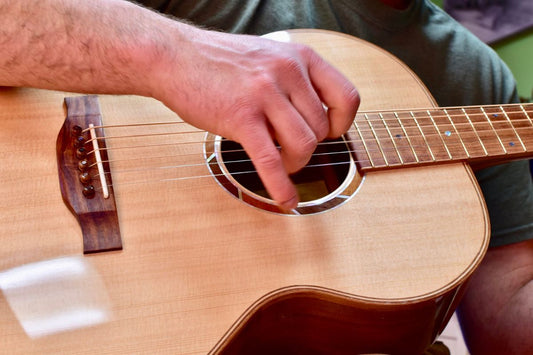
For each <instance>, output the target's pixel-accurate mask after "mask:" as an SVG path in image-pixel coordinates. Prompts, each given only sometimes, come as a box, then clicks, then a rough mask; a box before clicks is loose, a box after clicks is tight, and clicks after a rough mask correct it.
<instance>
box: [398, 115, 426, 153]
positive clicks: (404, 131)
mask: <svg viewBox="0 0 533 355" xmlns="http://www.w3.org/2000/svg"><path fill="white" fill-rule="evenodd" d="M394 116H395V117H396V120H397V121H398V123H399V124H400V127H401V128H402V131H403V133H404V134H405V138H407V142H408V143H409V147H411V150H412V151H413V155H414V157H415V159H416V162H417V163H420V159H418V154H416V151H415V148H414V147H413V144H412V143H411V137H409V135H408V134H407V130H406V129H405V126H404V125H403V122H402V120H401V119H400V116H398V113H396V112H394Z"/></svg>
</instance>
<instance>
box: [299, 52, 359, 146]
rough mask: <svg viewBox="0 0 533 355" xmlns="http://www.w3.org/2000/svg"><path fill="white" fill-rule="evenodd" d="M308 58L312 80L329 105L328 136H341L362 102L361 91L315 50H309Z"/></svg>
mask: <svg viewBox="0 0 533 355" xmlns="http://www.w3.org/2000/svg"><path fill="white" fill-rule="evenodd" d="M308 60H309V62H308V63H309V77H310V79H311V82H312V83H313V86H314V88H315V90H316V91H317V92H318V94H319V96H320V98H321V100H322V102H323V103H324V104H325V105H326V106H327V107H328V112H327V115H328V120H329V133H328V137H330V138H336V137H339V136H340V135H342V134H344V133H345V132H346V131H347V130H348V128H350V125H351V124H352V122H353V119H354V117H355V114H356V113H357V109H358V108H359V104H360V102H361V99H360V96H359V92H358V91H357V89H356V88H355V86H354V85H353V84H352V83H351V82H350V81H349V80H348V79H347V78H346V77H345V76H344V75H342V73H341V72H339V71H338V70H337V69H335V68H334V67H333V66H331V65H330V64H329V63H327V62H326V61H325V60H324V59H322V58H321V57H319V56H318V55H317V54H316V53H315V52H309V54H308Z"/></svg>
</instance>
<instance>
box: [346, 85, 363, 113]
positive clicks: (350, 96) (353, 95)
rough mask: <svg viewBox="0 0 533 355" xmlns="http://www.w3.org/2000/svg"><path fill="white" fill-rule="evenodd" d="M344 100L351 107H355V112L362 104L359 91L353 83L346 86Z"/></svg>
mask: <svg viewBox="0 0 533 355" xmlns="http://www.w3.org/2000/svg"><path fill="white" fill-rule="evenodd" d="M342 95H343V99H344V100H345V102H347V103H348V105H349V107H353V108H354V110H357V108H358V107H359V104H360V102H361V97H360V96H359V91H357V89H356V88H355V86H353V85H352V84H351V83H349V84H346V86H345V87H344V90H343V91H342Z"/></svg>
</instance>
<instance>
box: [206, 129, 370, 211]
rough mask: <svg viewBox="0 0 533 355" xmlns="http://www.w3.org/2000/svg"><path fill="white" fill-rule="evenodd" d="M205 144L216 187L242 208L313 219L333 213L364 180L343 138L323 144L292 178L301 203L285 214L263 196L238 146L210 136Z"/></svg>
mask: <svg viewBox="0 0 533 355" xmlns="http://www.w3.org/2000/svg"><path fill="white" fill-rule="evenodd" d="M348 141H349V140H348ZM205 142H206V143H205V145H204V156H205V159H206V163H207V167H208V169H209V170H210V172H211V174H212V175H213V177H214V178H215V180H216V181H217V182H218V184H219V185H220V186H222V188H224V189H225V190H226V191H227V192H228V193H229V194H230V195H232V196H233V197H235V198H237V199H238V200H240V201H242V202H244V203H245V204H247V205H249V206H252V207H255V208H258V209H261V210H263V211H267V212H271V213H276V214H284V215H312V214H317V213H323V212H326V211H329V210H332V209H334V208H336V207H339V206H341V205H343V204H344V203H346V202H347V201H348V200H349V199H350V198H351V197H352V196H353V195H354V194H355V193H356V192H357V190H358V189H359V187H360V186H361V184H362V182H363V179H364V178H363V176H361V175H360V174H359V172H358V170H357V166H356V163H355V161H354V158H353V154H352V153H350V151H351V150H350V148H349V146H348V143H347V140H346V139H345V137H344V136H343V137H341V138H339V139H336V140H328V141H325V142H322V143H321V144H319V146H318V147H317V149H316V150H315V152H314V153H313V156H312V158H311V160H310V161H309V163H308V164H307V165H306V166H305V167H304V168H303V169H302V170H300V171H299V172H297V173H295V174H292V175H291V179H292V181H293V183H294V184H295V186H296V188H297V190H298V192H299V195H300V201H301V202H299V203H298V206H297V207H296V208H295V209H293V210H291V211H284V210H282V209H280V208H279V207H278V205H277V204H276V202H275V201H274V200H272V199H271V198H270V196H269V195H268V193H267V192H266V189H265V187H264V185H263V184H262V182H261V179H260V178H259V176H258V174H257V172H256V171H255V168H254V167H253V164H252V162H251V160H250V158H249V157H248V155H247V154H246V153H245V152H244V150H243V148H242V146H241V145H240V144H238V143H236V142H233V141H230V140H227V139H225V138H223V137H220V136H217V135H213V134H211V133H207V134H206V138H205Z"/></svg>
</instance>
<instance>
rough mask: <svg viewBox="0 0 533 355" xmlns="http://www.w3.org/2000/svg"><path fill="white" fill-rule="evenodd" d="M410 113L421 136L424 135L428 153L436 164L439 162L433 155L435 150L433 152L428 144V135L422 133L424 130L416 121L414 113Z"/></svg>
mask: <svg viewBox="0 0 533 355" xmlns="http://www.w3.org/2000/svg"><path fill="white" fill-rule="evenodd" d="M409 113H410V114H411V117H413V120H414V121H415V123H416V126H417V127H418V130H419V131H420V134H421V135H422V138H423V139H424V142H426V146H427V148H428V151H429V154H430V155H431V159H432V160H433V161H434V162H435V161H437V159H435V155H434V154H433V150H431V147H430V145H429V143H428V140H427V138H426V135H425V134H424V132H423V131H422V128H421V127H420V124H419V123H418V120H417V119H416V117H415V115H414V113H413V111H409Z"/></svg>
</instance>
